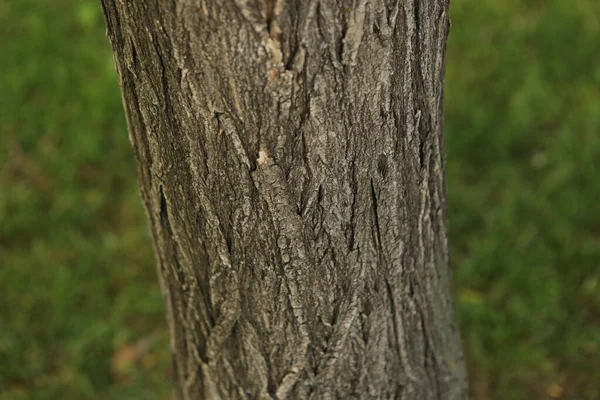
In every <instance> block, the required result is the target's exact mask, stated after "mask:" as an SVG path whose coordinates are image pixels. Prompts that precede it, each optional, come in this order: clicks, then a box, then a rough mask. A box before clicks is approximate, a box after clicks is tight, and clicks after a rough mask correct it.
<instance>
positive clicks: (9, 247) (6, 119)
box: [0, 0, 600, 400]
mask: <svg viewBox="0 0 600 400" xmlns="http://www.w3.org/2000/svg"><path fill="white" fill-rule="evenodd" d="M451 15H452V20H453V24H452V30H451V36H450V41H449V47H448V68H447V74H446V139H447V152H448V154H447V162H448V198H449V218H450V231H449V240H450V247H451V259H452V260H451V264H452V268H453V270H454V276H455V289H456V299H457V307H458V310H459V317H460V322H461V327H462V331H463V337H464V341H465V347H466V351H467V354H468V360H469V368H470V375H471V392H472V397H473V399H476V400H487V399H499V400H513V399H516V400H519V399H552V398H555V399H560V398H564V399H600V383H598V379H597V378H598V376H600V206H599V205H598V199H599V198H600V179H599V178H598V176H597V175H598V174H600V92H599V91H598V87H600V52H598V49H597V46H598V43H600V3H598V2H597V1H596V0H573V1H564V0H547V1H543V0H536V1H525V0H507V1H496V0H457V1H453V2H452V5H451ZM0 27H1V28H0V32H1V33H2V34H1V35H0V48H1V49H2V57H0V93H1V95H0V221H1V223H0V400H19V399H35V400H37V399H65V400H71V399H104V398H111V399H123V400H124V399H139V398H143V399H161V400H162V399H166V398H167V394H168V391H169V387H168V379H167V377H168V373H169V372H168V370H169V361H168V357H169V356H168V354H167V352H168V350H167V349H168V344H167V343H168V342H167V337H166V330H165V328H164V326H165V321H164V317H163V305H162V299H161V295H160V290H159V288H158V284H157V281H156V279H155V269H154V268H155V267H154V260H153V255H152V247H151V244H150V236H149V233H148V229H147V225H146V221H145V215H144V212H143V209H142V206H141V200H140V198H139V195H138V192H137V187H136V183H135V163H134V160H133V153H132V151H131V149H130V146H129V143H128V139H127V132H126V127H125V122H124V117H123V111H122V106H121V98H120V94H119V89H118V84H117V77H116V73H115V69H114V63H113V61H112V56H111V53H110V49H109V44H108V41H107V39H106V37H105V35H104V26H103V20H102V15H101V11H100V6H99V2H98V1H97V0H82V1H78V2H74V1H69V0H54V1H53V2H39V1H35V0H8V1H7V2H6V1H5V2H2V3H0Z"/></svg>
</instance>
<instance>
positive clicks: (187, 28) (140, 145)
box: [102, 0, 466, 400]
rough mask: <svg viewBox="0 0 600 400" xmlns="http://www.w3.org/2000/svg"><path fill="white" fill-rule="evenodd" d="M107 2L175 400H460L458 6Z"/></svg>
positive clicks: (401, 0) (436, 2)
mask: <svg viewBox="0 0 600 400" xmlns="http://www.w3.org/2000/svg"><path fill="white" fill-rule="evenodd" d="M102 5H103V9H104V15H105V20H106V24H107V27H108V35H109V37H110V40H111V43H112V47H113V50H114V54H115V60H116V65H117V70H118V72H119V74H120V77H121V89H122V93H123V102H124V106H125V111H126V116H127V121H128V126H129V132H130V138H131V143H132V145H133V148H134V151H135V155H136V158H137V162H138V167H139V168H138V173H139V181H140V186H141V193H142V198H143V201H144V204H145V208H146V210H147V214H148V218H149V220H150V227H151V231H152V235H153V242H154V250H155V253H156V257H157V259H158V272H159V273H158V275H159V277H160V281H161V285H162V289H163V292H164V297H165V299H166V306H167V319H168V325H169V329H170V339H171V351H172V353H173V369H174V371H175V387H176V398H178V399H237V398H257V399H259V398H260V399H263V398H278V399H283V398H289V399H304V398H315V399H321V398H339V399H346V398H361V399H363V398H385V399H387V398H402V399H419V400H420V399H464V398H466V378H465V369H464V362H463V355H462V350H461V346H460V338H459V333H458V329H457V326H456V322H455V312H454V303H453V301H452V298H451V272H450V270H449V268H448V251H447V243H446V236H445V235H446V234H445V231H446V209H445V207H446V206H445V204H446V201H445V199H446V196H445V181H444V143H443V136H442V128H443V73H444V53H445V46H446V38H447V34H448V28H449V18H448V0H428V1H425V0H395V1H392V0H371V1H368V0H353V1H352V2H350V1H347V2H346V1H342V0H337V1H335V0H311V1H309V0H306V1H300V0H264V1H259V0H252V1H251V0H227V1H225V0H223V1H216V0H198V1H183V0H173V1H162V0H148V1H122V0H102Z"/></svg>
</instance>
